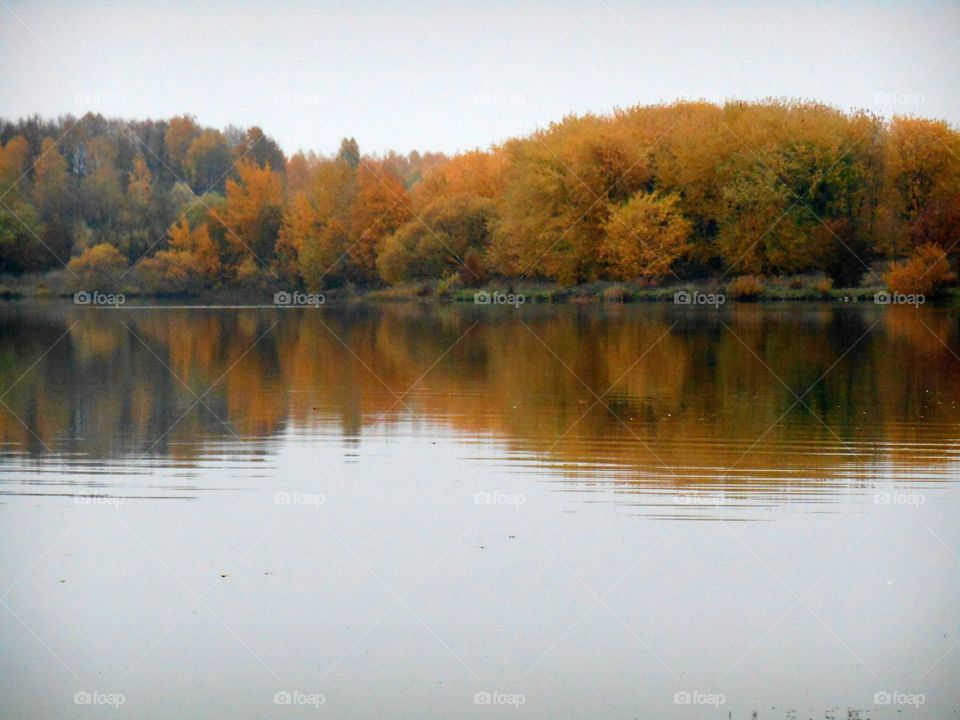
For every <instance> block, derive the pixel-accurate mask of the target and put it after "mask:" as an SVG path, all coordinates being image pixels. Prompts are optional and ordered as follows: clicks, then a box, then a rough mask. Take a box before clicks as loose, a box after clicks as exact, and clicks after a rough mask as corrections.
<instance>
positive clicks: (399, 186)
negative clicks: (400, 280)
mask: <svg viewBox="0 0 960 720" xmlns="http://www.w3.org/2000/svg"><path fill="white" fill-rule="evenodd" d="M356 172H357V195H356V199H355V200H354V202H353V207H352V210H351V217H350V250H349V258H350V269H351V271H352V274H353V276H354V278H355V279H357V280H359V281H362V282H374V281H376V279H377V267H376V261H377V253H378V252H379V250H380V245H381V242H382V241H383V239H384V238H385V237H387V236H388V235H390V234H392V233H394V232H396V230H397V229H398V228H399V227H400V226H401V225H402V224H403V223H404V222H406V221H407V219H408V218H410V216H411V213H410V207H409V204H408V203H409V199H408V198H407V197H406V188H404V186H403V182H401V180H400V178H399V177H397V174H396V173H395V172H393V170H392V169H391V168H390V166H389V165H388V164H386V163H383V162H377V161H375V160H373V159H370V158H368V159H366V160H364V161H363V162H361V163H360V165H359V166H358V168H357V171H356Z"/></svg>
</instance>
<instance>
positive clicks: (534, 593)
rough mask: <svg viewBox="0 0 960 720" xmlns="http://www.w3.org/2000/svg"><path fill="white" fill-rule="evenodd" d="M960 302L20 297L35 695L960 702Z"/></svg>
mask: <svg viewBox="0 0 960 720" xmlns="http://www.w3.org/2000/svg"><path fill="white" fill-rule="evenodd" d="M958 320H960V315H958V314H957V313H956V312H953V311H949V310H944V309H936V308H921V309H913V308H909V309H907V308H877V307H874V306H864V305H834V306H812V305H800V306H798V305H787V304H784V305H771V306H736V307H728V308H725V309H723V310H721V311H716V310H713V309H707V308H689V307H673V306H664V305H643V306H625V307H617V308H613V309H611V308H599V307H589V308H581V307H576V306H561V307H551V306H525V307H521V308H520V309H514V308H491V307H460V306H446V305H444V306H434V305H418V304H399V305H387V306H368V305H344V306H333V305H331V306H328V307H324V308H322V309H319V310H316V309H273V308H231V309H209V308H206V309H205V308H193V309H188V308H170V307H140V308H138V307H133V306H128V307H126V308H123V309H118V310H115V309H98V308H90V307H74V306H72V305H67V304H63V303H59V302H51V303H48V304H36V303H33V304H26V303H15V304H7V305H4V306H2V307H0V334H2V340H0V392H2V393H3V394H2V396H0V400H2V403H3V404H2V405H0V443H2V460H0V517H2V525H0V528H2V529H0V533H2V541H3V547H4V552H3V553H2V555H0V593H3V594H2V596H0V597H2V606H0V646H2V647H3V648H4V652H3V653H2V659H0V663H2V665H0V710H2V714H3V716H4V717H11V718H41V717H117V716H118V715H127V716H130V717H137V718H182V717H209V718H231V719H233V718H262V717H336V718H341V717H356V718H369V717H384V718H411V719H412V718H422V717H451V718H462V717H478V718H482V717H493V716H496V717H502V716H511V717H513V716H516V717H518V718H519V717H529V718H582V717H598V718H672V717H678V718H682V717H717V718H728V717H732V718H751V717H754V713H756V715H755V717H757V718H793V717H796V718H806V717H812V718H847V717H860V718H885V717H930V718H946V717H957V716H958V711H957V707H958V698H960V683H958V678H960V648H958V645H957V643H958V640H960V613H958V609H960V607H958V597H960V557H958V547H960V524H958V523H957V521H956V518H957V517H958V513H960V491H958V488H957V484H956V480H957V478H958V450H960V445H958V441H960V404H958V403H960V358H958V357H957V355H956V353H960V325H958ZM78 692H80V693H83V692H87V693H91V694H92V695H91V697H92V698H94V699H93V701H92V702H91V704H76V703H75V698H74V695H75V693H78ZM96 693H103V694H105V695H106V694H111V693H112V694H117V695H122V696H123V699H124V702H123V704H122V705H121V706H120V707H119V709H118V708H116V707H113V706H111V705H104V704H97V697H98V696H97V695H96ZM277 693H281V695H279V696H277V695H276V694H277ZM282 693H288V695H283V694H282ZM888 698H889V699H890V701H891V702H889V703H887V702H886V701H887V699H888ZM921 698H922V704H920V699H921ZM83 699H84V696H79V700H80V702H81V703H82V701H83ZM100 699H101V700H103V699H104V696H100ZM321 699H322V700H323V702H322V704H321V703H320V700H321ZM285 700H290V704H289V705H287V704H283V703H284V702H285ZM487 700H489V701H490V702H489V703H487V702H486V701H487ZM687 700H689V701H690V702H689V704H687V703H686V701H687ZM721 700H722V702H721ZM278 702H279V703H280V704H278ZM298 703H300V704H298Z"/></svg>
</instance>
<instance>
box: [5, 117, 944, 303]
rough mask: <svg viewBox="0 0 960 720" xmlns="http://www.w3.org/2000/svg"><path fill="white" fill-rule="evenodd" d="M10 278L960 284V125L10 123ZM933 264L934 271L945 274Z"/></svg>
mask: <svg viewBox="0 0 960 720" xmlns="http://www.w3.org/2000/svg"><path fill="white" fill-rule="evenodd" d="M0 146H2V147H0V273H4V274H7V275H15V276H16V275H23V274H27V273H31V274H32V273H51V277H53V276H56V277H61V276H62V280H61V282H63V283H64V284H65V285H71V286H72V287H75V288H83V289H88V290H93V289H101V290H115V289H120V288H130V289H133V290H135V291H138V292H143V293H147V294H157V295H163V294H182V293H187V294H189V293H196V292H201V291H203V290H205V289H213V288H247V287H268V286H272V287H276V286H278V285H283V286H286V287H294V288H302V289H307V290H321V289H325V288H330V287H338V286H343V285H348V284H349V285H356V286H361V287H376V286H380V285H384V284H395V283H403V282H408V281H431V280H437V281H444V282H451V281H454V280H455V281H457V282H460V283H463V284H465V285H480V284H482V283H484V282H487V281H488V280H489V279H491V278H504V279H519V278H530V279H539V280H549V281H555V282H558V283H561V284H564V285H569V284H574V283H581V282H592V281H597V280H608V279H609V280H638V281H642V282H644V283H648V284H654V285H655V284H657V283H661V282H664V281H670V280H674V279H689V278H699V277H714V278H716V277H727V276H729V277H735V276H738V275H786V274H797V273H808V272H817V273H823V274H825V275H826V276H827V277H829V278H830V279H831V280H832V281H833V283H834V285H835V286H837V287H850V286H855V285H858V284H859V283H860V282H861V281H862V279H863V278H864V275H865V274H868V273H871V272H872V270H871V267H872V264H875V263H877V262H878V261H889V262H891V263H892V264H891V265H890V266H889V268H890V269H889V272H888V275H887V276H886V277H887V278H888V279H889V280H892V281H893V282H895V283H897V284H899V285H900V286H902V287H911V288H914V289H917V291H922V290H924V289H929V288H928V285H929V284H930V282H934V281H935V282H937V283H940V284H944V283H949V282H953V281H954V279H955V277H956V275H955V273H954V272H953V270H952V268H953V267H954V266H955V265H956V261H957V259H958V255H960V249H958V247H957V245H958V240H960V232H958V227H960V133H958V132H957V131H956V130H955V129H953V128H952V127H951V126H949V125H948V124H947V123H945V122H942V121H937V120H928V119H922V118H916V117H904V116H901V117H894V118H893V119H891V120H889V121H888V120H884V119H882V118H878V117H876V116H874V115H872V114H870V113H867V112H844V111H841V110H839V109H836V108H833V107H829V106H826V105H822V104H818V103H812V102H791V101H781V100H771V101H765V102H756V103H746V102H728V103H727V104H725V105H724V106H722V107H721V106H717V105H713V104H710V103H706V102H678V103H674V104H669V105H656V106H639V107H633V108H629V109H626V110H619V111H616V112H614V113H612V114H610V115H584V116H569V117H566V118H564V119H563V120H561V121H559V122H556V123H553V124H551V125H550V126H548V127H546V128H543V129H539V130H537V131H535V132H533V133H532V134H530V135H528V136H525V137H520V138H515V139H511V140H508V141H506V142H504V143H502V144H500V145H497V146H495V147H493V148H490V149H489V150H486V151H481V150H476V151H472V152H466V153H462V154H458V155H455V156H452V157H448V156H445V155H443V154H440V153H419V152H411V153H409V154H407V155H400V154H397V153H392V152H391V153H388V154H386V155H368V154H363V153H362V151H361V149H360V147H359V145H358V143H357V142H356V140H354V139H352V138H348V139H344V140H343V141H342V142H341V144H340V148H339V151H338V152H337V153H336V154H335V155H332V156H322V155H317V154H315V153H313V152H310V153H306V154H305V153H303V152H298V153H296V154H295V155H293V156H291V157H289V158H288V157H286V156H285V155H284V153H283V151H282V150H281V148H280V147H279V146H278V145H277V143H276V142H274V141H273V140H272V139H271V138H270V137H269V136H268V135H266V134H265V133H264V132H263V131H262V130H261V129H260V128H257V127H252V128H249V129H247V130H242V129H239V128H235V127H228V128H226V129H223V130H218V129H213V128H207V127H202V126H201V125H199V124H198V123H197V122H196V120H195V119H194V118H193V117H191V116H188V115H184V116H180V117H174V118H171V119H169V120H159V121H154V120H144V121H128V120H117V119H106V118H104V117H102V116H100V115H94V114H88V115H86V116H84V117H82V118H74V117H63V118H60V119H58V120H43V119H41V118H38V117H33V118H29V119H25V120H20V121H17V122H10V121H0ZM931 270H933V272H931Z"/></svg>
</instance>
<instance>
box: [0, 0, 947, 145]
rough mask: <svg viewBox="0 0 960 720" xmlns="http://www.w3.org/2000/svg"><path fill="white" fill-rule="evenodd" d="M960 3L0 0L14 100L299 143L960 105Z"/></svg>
mask: <svg viewBox="0 0 960 720" xmlns="http://www.w3.org/2000/svg"><path fill="white" fill-rule="evenodd" d="M958 92H960V3H956V2H953V3H926V2H883V3H880V2H863V3H857V2H843V3H840V2H837V3H825V2H818V3H814V2H744V3H733V2H699V3H698V2H689V3H687V2H673V1H671V0H662V1H661V2H620V1H619V0H593V1H592V2H591V1H590V0H585V1H584V2H528V1H525V0H509V1H507V2H497V1H491V0H476V1H474V2H469V3H468V2H457V1H456V0H453V1H450V0H447V1H445V2H430V1H428V2H419V1H416V0H399V1H397V0H393V1H390V2H382V3H379V2H355V1H349V2H342V3H340V2H337V3H334V2H284V1H283V0H273V1H268V0H250V1H248V2H241V3H229V2H216V1H215V0H196V1H195V2H194V1H192V0H191V1H188V2H183V3H179V2H172V1H171V0H163V1H162V2H136V1H134V2H127V1H123V2H120V1H112V2H93V1H88V0H72V1H69V2H47V1H45V0H29V2H23V1H19V0H0V116H3V117H6V118H16V117H20V116H24V115H28V114H32V113H40V114H41V115H45V116H56V115H59V114H64V113H68V112H70V113H74V114H81V113H83V112H85V111H87V110H95V111H99V112H101V113H103V114H104V115H109V116H123V117H136V118H145V117H153V118H161V117H169V116H171V115H175V114H180V113H185V112H186V113H191V114H193V115H195V116H196V117H197V119H198V121H199V122H201V123H202V124H205V125H213V126H216V127H223V126H225V125H227V124H235V125H240V126H249V125H254V124H256V125H260V126H262V127H263V129H264V130H265V131H266V132H267V133H268V134H269V135H272V136H273V137H274V138H276V139H277V140H278V141H279V142H280V144H281V145H282V146H283V148H284V150H286V151H287V152H288V153H289V152H293V151H295V150H297V149H299V148H303V149H315V150H317V151H319V152H325V153H329V152H332V151H333V150H334V149H335V148H336V146H337V144H338V142H339V138H340V137H342V136H347V135H352V136H355V137H356V138H357V140H358V141H359V143H360V147H361V149H362V150H364V151H365V152H382V151H384V150H386V149H388V148H393V149H396V150H398V151H402V152H406V151H408V150H412V149H415V148H416V149H421V150H423V149H433V150H443V151H446V152H452V151H456V150H461V149H469V148H473V147H487V146H489V145H490V144H492V143H495V142H498V141H500V140H503V139H505V138H507V137H510V136H512V135H518V134H524V133H527V132H529V131H530V130H532V129H534V128H535V127H537V126H543V125H545V124H547V123H549V122H550V121H553V120H558V119H560V118H561V117H563V115H565V114H567V113H570V112H576V113H582V112H587V111H593V112H602V111H609V110H611V109H612V108H615V107H626V106H629V105H634V104H638V103H655V102H659V101H670V100H673V99H675V98H678V97H687V98H700V97H703V98H707V99H711V100H722V99H723V98H728V97H736V98H745V99H752V98H763V97H769V96H789V97H799V98H814V99H817V100H822V101H825V102H828V103H831V104H835V105H839V106H841V107H845V108H846V107H864V108H869V109H872V110H874V111H876V112H878V113H882V114H884V115H889V114H891V113H892V112H905V113H915V114H920V115H924V116H929V117H937V118H944V119H947V120H949V121H950V122H951V123H954V124H960V96H958Z"/></svg>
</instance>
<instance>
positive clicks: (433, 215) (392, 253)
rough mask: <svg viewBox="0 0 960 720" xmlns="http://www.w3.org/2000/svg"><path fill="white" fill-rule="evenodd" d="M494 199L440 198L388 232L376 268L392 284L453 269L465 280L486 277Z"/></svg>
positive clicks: (423, 277)
mask: <svg viewBox="0 0 960 720" xmlns="http://www.w3.org/2000/svg"><path fill="white" fill-rule="evenodd" d="M495 215H496V211H495V209H494V205H493V201H491V200H490V199H488V198H482V197H479V196H475V195H458V196H454V197H452V198H444V197H440V198H437V199H436V200H434V201H432V202H431V203H430V204H429V205H427V206H426V207H425V208H424V210H423V213H422V214H421V215H420V216H419V217H418V218H415V219H413V220H408V221H407V222H406V223H404V224H403V225H402V226H401V227H400V228H399V229H398V230H397V231H396V232H395V233H393V234H392V235H390V236H389V237H387V239H386V241H385V242H384V246H383V249H382V251H381V252H380V255H379V257H378V258H377V268H378V269H379V271H380V275H381V277H382V278H383V279H384V280H385V281H387V282H388V283H395V282H401V281H403V280H415V279H416V280H426V279H433V278H440V277H443V276H444V275H447V274H449V273H450V272H451V271H453V272H455V273H457V274H458V275H459V276H460V277H461V279H462V280H463V281H464V282H465V283H467V284H476V283H478V282H481V281H483V280H484V278H485V276H486V274H487V273H488V263H487V253H488V249H489V244H490V236H491V231H492V222H493V219H494V217H495Z"/></svg>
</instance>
